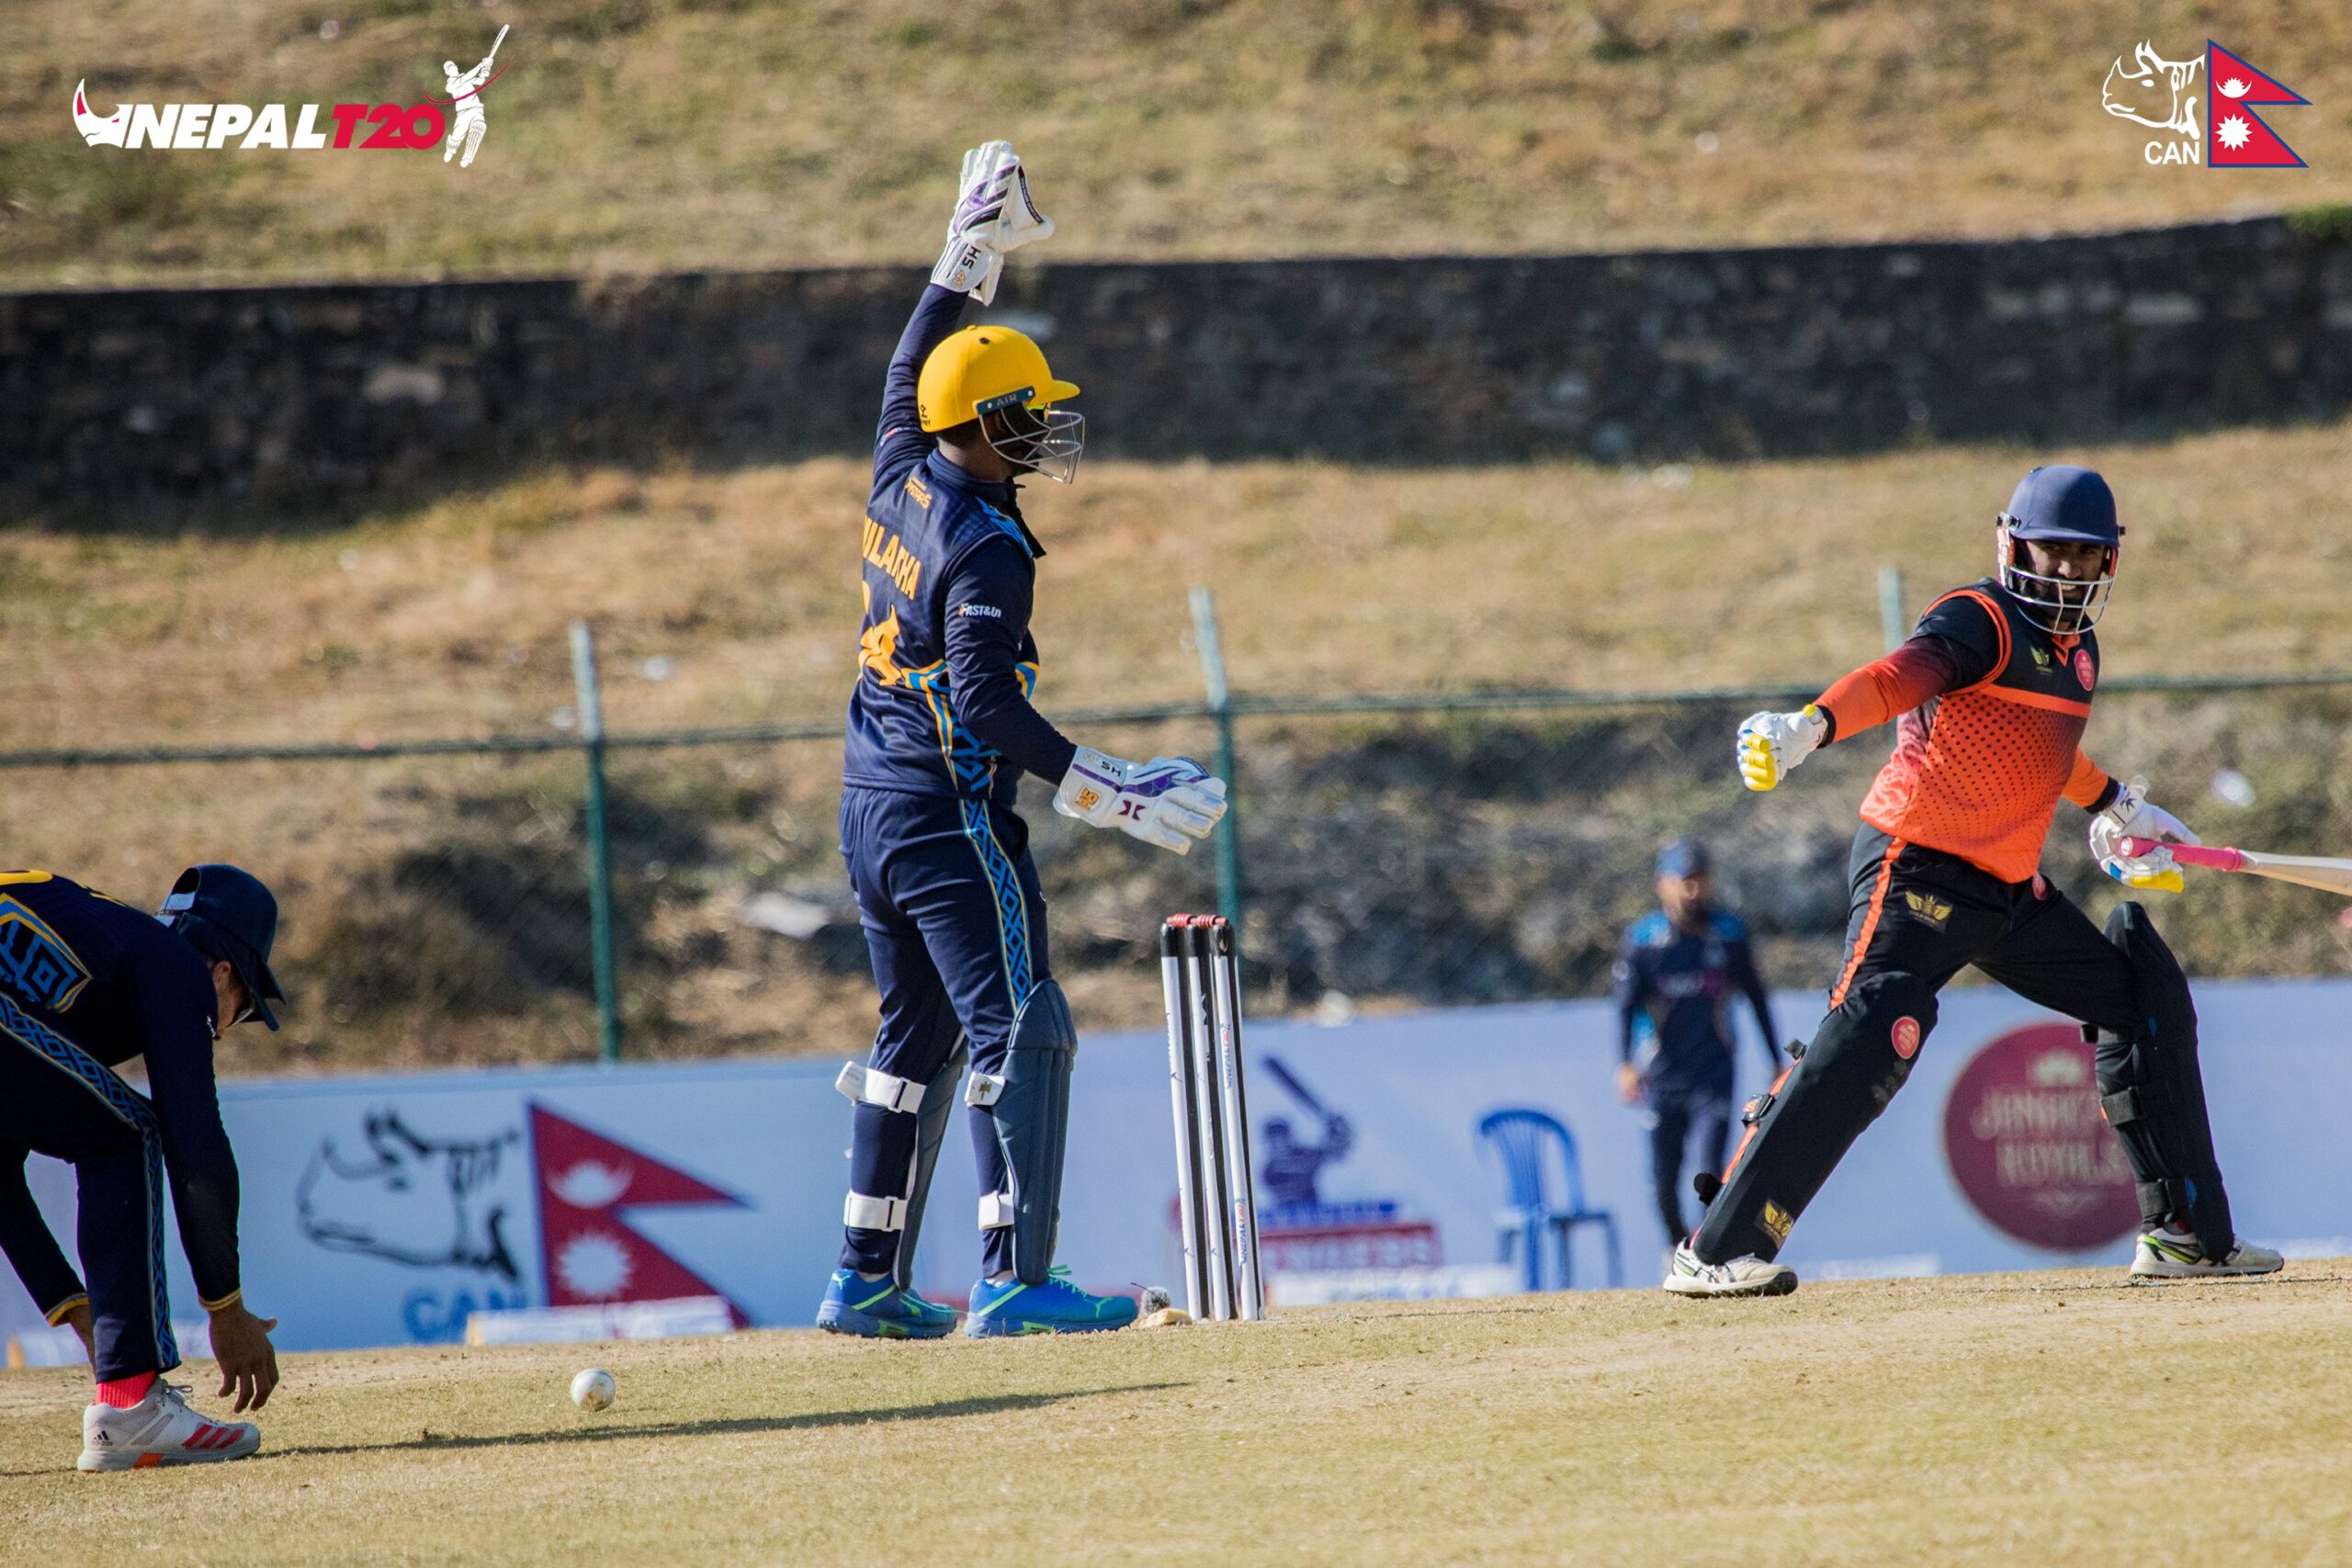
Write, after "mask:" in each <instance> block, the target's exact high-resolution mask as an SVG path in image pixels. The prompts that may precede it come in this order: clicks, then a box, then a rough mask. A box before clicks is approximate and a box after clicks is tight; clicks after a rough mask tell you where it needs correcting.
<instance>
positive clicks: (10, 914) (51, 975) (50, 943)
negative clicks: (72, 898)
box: [0, 897, 90, 1012]
mask: <svg viewBox="0 0 2352 1568" xmlns="http://www.w3.org/2000/svg"><path fill="white" fill-rule="evenodd" d="M89 980H90V972H89V970H88V969H86V968H85V967H84V966H83V964H82V961H81V959H80V958H78V957H76V956H75V955H74V950H73V949H72V948H70V947H68V946H66V945H65V941H64V939H63V938H62V937H60V936H59V935H58V934H57V933H56V932H55V931H51V930H50V929H49V924H48V922H47V921H45V920H43V919H41V918H40V916H39V915H36V914H34V913H33V912H32V911H31V910H30V909H28V908H25V906H23V905H22V904H19V903H17V901H16V900H15V899H14V898H6V897H0V981H6V984H7V986H8V987H9V988H10V989H11V990H13V991H15V992H16V993H17V995H18V996H20V997H23V998H25V999H26V1000H28V1001H31V1002H36V1003H38V1004H40V1006H42V1007H44V1008H47V1009H48V1010H50V1011H51V1012H63V1011H64V1010H66V1009H67V1008H70V1007H72V1006H73V1005H74V998H76V997H78V996H80V995H81V994H82V987H84V986H85V985H87V984H89Z"/></svg>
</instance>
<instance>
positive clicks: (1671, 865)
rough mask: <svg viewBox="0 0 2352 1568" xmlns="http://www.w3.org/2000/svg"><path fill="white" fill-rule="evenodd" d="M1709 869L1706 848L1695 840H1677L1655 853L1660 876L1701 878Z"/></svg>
mask: <svg viewBox="0 0 2352 1568" xmlns="http://www.w3.org/2000/svg"><path fill="white" fill-rule="evenodd" d="M1711 869H1712V867H1711V865H1710V863H1709V862H1708V859H1707V846H1706V845H1704V844H1702V843H1701V842H1700V841H1699V840H1696V839H1677V840H1674V841H1673V842H1672V843H1670V844H1668V845H1667V846H1666V847H1665V848H1664V849H1662V850H1660V851H1658V852H1657V874H1659V875H1660V876H1703V875H1705V874H1707V872H1708V871H1709V870H1711Z"/></svg>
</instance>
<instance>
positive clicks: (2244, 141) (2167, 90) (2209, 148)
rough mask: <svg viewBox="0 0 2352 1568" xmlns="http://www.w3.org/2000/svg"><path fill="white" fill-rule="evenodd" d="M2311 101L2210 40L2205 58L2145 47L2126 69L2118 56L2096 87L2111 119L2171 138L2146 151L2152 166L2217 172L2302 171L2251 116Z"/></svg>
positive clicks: (2271, 132) (2282, 145)
mask: <svg viewBox="0 0 2352 1568" xmlns="http://www.w3.org/2000/svg"><path fill="white" fill-rule="evenodd" d="M2200 77H2201V78H2202V81H2201V83H2200ZM2200 85H2202V86H2204V87H2206V88H2208V89H2210V90H2209V91H2207V92H2199V86H2200ZM2310 102H2311V100H2310V99H2309V98H2306V97H2304V96H2302V95H2301V93H2298V92H2296V91H2295V90H2294V89H2293V88H2291V87H2289V86H2286V85H2284V84H2282V83H2280V82H2278V80H2277V79H2276V78H2274V77H2271V76H2267V75H2266V74H2264V73H2262V72H2259V71H2256V69H2255V68H2254V67H2253V66H2251V65H2248V64H2247V63H2246V62H2245V61H2243V60H2241V59H2239V58H2238V57H2237V56H2236V55H2234V54H2232V53H2231V52H2230V51H2228V50H2226V49H2223V48H2222V46H2221V45H2220V44H2218V43H2214V42H2213V41H2211V39H2208V40H2206V44H2205V51H2204V53H2202V54H2193V55H2191V56H2189V57H2188V59H2186V60H2166V59H2165V58H2164V57H2163V56H2161V55H2159V54H2158V53H2157V52H2156V51H2155V49H2154V46H2152V45H2150V44H2147V43H2142V44H2141V45H2140V46H2139V48H2137V49H2136V50H2134V51H2132V55H2131V63H2130V64H2129V65H2126V64H2125V63H2124V62H2123V60H2122V58H2121V57H2120V56H2119V57H2117V59H2116V62H2115V63H2114V64H2113V65H2111V66H2109V68H2108V73H2107V81H2106V83H2105V85H2102V86H2101V87H2100V89H2099V103H2100V106H2101V107H2104V108H2105V109H2106V110H2107V112H2108V113H2109V114H2111V115H2113V116H2115V117H2116V118H2118V119H2128V120H2130V121H2131V123H2132V124H2134V125H2144V126H2146V127H2147V128H2148V129H2149V130H2160V131H2163V132H2165V133H2166V138H2167V139H2159V140H2152V141H2149V142H2148V143H2147V144H2146V145H2145V146H2144V147H2143V148H2142V149H2141V156H2142V157H2143V158H2145V159H2146V160H2147V161H2148V162H2149V163H2151V164H2179V165H2182V166H2184V167H2186V166H2192V165H2196V164H2203V165H2204V166H2205V167H2207V168H2213V169H2300V168H2302V167H2304V166H2305V165H2304V163H2303V161H2302V159H2301V158H2299V157H2297V156H2296V155H2295V150H2294V149H2293V148H2291V147H2290V146H2288V145H2287V144H2286V142H2284V141H2280V140H2279V138H2278V133H2277V132H2276V131H2274V130H2271V129H2270V127H2269V126H2267V125H2266V124H2265V123H2263V120H2262V118H2261V117H2260V116H2259V115H2257V114H2256V113H2255V112H2254V111H2255V108H2256V107H2257V106H2260V107H2286V106H2292V105H2303V104H2308V103H2310Z"/></svg>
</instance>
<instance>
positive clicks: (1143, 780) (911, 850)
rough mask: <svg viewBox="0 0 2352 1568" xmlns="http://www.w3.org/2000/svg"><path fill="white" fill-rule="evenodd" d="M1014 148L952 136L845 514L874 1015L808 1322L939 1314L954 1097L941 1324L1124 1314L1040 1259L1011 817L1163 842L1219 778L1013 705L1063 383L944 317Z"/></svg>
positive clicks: (1004, 199) (1034, 1042)
mask: <svg viewBox="0 0 2352 1568" xmlns="http://www.w3.org/2000/svg"><path fill="white" fill-rule="evenodd" d="M1052 232H1053V223H1052V220H1049V219H1047V218H1046V216H1045V215H1044V214H1043V213H1041V212H1039V211H1038V210H1037V209H1036V207H1035V205H1034V204H1033V203H1032V201H1031V200H1030V196H1029V182H1028V176H1027V175H1026V173H1025V172H1024V171H1023V168H1022V166H1021V161H1020V159H1019V158H1018V157H1017V156H1015V154H1014V153H1013V151H1012V144H1011V143H1009V142H1004V141H991V142H989V143H988V144H987V145H986V146H983V147H979V148H977V149H975V150H974V151H972V152H968V153H967V154H966V155H965V158H964V175H963V187H962V190H961V192H960V195H959V197H958V199H957V202H956V215H955V218H954V220H952V221H951V222H950V224H949V226H948V233H947V248H946V250H945V251H944V253H943V254H942V255H941V256H940V258H939V265H938V266H937V267H936V268H935V269H934V270H933V274H932V281H931V285H930V287H929V288H926V289H925V290H924V291H923V297H922V303H921V304H919V305H918V306H916V308H915V313H914V319H913V320H912V321H910V322H908V323H907V328H906V332H905V333H904V335H903V336H902V337H900V339H899V348H898V352H897V354H896V355H893V357H892V358H891V361H890V368H889V374H888V378H886V380H885V382H884V386H883V400H882V422H881V431H880V437H879V439H878V441H877V442H876V446H875V452H874V488H873V491H872V492H871V495H870V497H869V499H868V500H867V502H866V511H865V534H864V551H863V554H864V560H865V566H864V571H865V584H864V586H865V618H864V623H863V626H862V628H861V631H860V634H859V638H858V675H857V682H856V685H855V687H854V690H853V691H852V693H851V695H850V703H849V728H848V738H847V744H846V757H845V761H844V764H843V769H842V784H843V786H844V787H843V788H842V818H841V832H842V857H843V858H844V859H845V860H846V861H847V862H848V864H849V874H850V882H851V886H853V888H854V890H855V892H856V895H857V904H858V911H859V916H860V922H861V924H862V925H863V926H864V928H865V941H866V947H867V951H868V953H869V955H870V957H871V959H872V962H873V966H874V979H875V984H876V987H878V989H879V990H880V992H881V1003H882V1023H881V1028H880V1029H879V1031H878V1032H876V1035H875V1039H874V1049H873V1052H872V1055H870V1057H869V1058H868V1059H867V1060H866V1061H865V1063H863V1064H859V1063H855V1062H853V1063H851V1064H849V1065H848V1066H845V1067H844V1068H843V1069H842V1075H841V1078H840V1088H841V1089H842V1093H844V1094H846V1095H848V1096H849V1098H850V1100H852V1102H853V1104H854V1111H853V1115H854V1130H853V1134H852V1145H851V1150H850V1191H849V1197H848V1200H847V1202H846V1204H845V1205H844V1211H843V1215H842V1221H843V1224H844V1226H845V1228H846V1237H845V1240H844V1243H843V1246H842V1257H841V1267H840V1268H839V1269H836V1270H835V1271H834V1274H833V1277H832V1280H831V1284H830V1285H829V1286H828V1288H827V1290H826V1292H825V1298H824V1301H823V1303H822V1304H821V1305H820V1307H819V1308H818V1312H817V1324H818V1326H819V1327H820V1328H827V1329H831V1330H833V1331H834V1332H836V1333H842V1334H856V1335H864V1336H866V1337H877V1338H884V1337H887V1338H926V1339H927V1338H933V1337H938V1336H940V1335H944V1334H945V1333H947V1332H948V1331H949V1330H951V1329H952V1328H954V1327H955V1326H956V1313H955V1310H954V1309H953V1308H951V1307H948V1306H945V1305H943V1304H940V1303H934V1302H931V1301H927V1300H925V1299H924V1298H923V1297H922V1295H920V1294H919V1293H917V1292H916V1291H915V1289H914V1287H913V1261H914V1253H915V1243H916V1239H917V1235H918V1233H919V1232H920V1230H921V1227H922V1219H923V1202H924V1198H925V1195H926V1194H927V1192H928V1191H929V1190H930V1186H931V1179H932V1172H933V1168H934V1165H935V1163H936V1159H937V1156H938V1153H939V1146H940V1144H941V1142H942V1141H943V1139H944V1135H945V1133H946V1128H947V1122H948V1119H949V1115H950V1112H951V1111H952V1109H953V1106H954V1102H955V1099H956V1085H957V1083H958V1082H959V1081H960V1080H962V1079H963V1077H964V1069H965V1066H966V1063H967V1059H968V1061H969V1064H970V1066H971V1069H972V1070H971V1077H970V1079H969V1081H968V1083H967V1084H966V1085H965V1089H964V1095H963V1099H964V1101H965V1103H966V1104H967V1106H968V1107H969V1108H970V1110H971V1131H972V1145H973V1155H974V1157H975V1158H976V1160H977V1162H978V1167H979V1188H980V1202H979V1215H978V1220H979V1228H980V1238H981V1255H982V1264H981V1277H980V1279H979V1280H978V1281H977V1282H976V1283H975V1284H974V1285H973V1286H972V1290H971V1295H970V1298H969V1300H968V1301H967V1303H966V1311H965V1318H964V1332H965V1333H966V1334H967V1335H969V1336H971V1337H975V1338H980V1337H989V1336H992V1335H1001V1334H1040V1333H1068V1332H1075V1331H1085V1330H1098V1329H1112V1328H1118V1327H1121V1326H1123V1325H1125V1324H1127V1323H1129V1322H1131V1321H1133V1320H1134V1318H1135V1315H1136V1303H1135V1302H1134V1300H1133V1299H1131V1298H1129V1297H1125V1296H1112V1297H1102V1296H1094V1295H1090V1294H1089V1293H1087V1292H1084V1291H1081V1290H1080V1289H1079V1288H1078V1287H1077V1286H1075V1285H1074V1284H1072V1283H1070V1282H1069V1280H1068V1279H1067V1278H1066V1277H1064V1275H1063V1274H1062V1272H1061V1270H1059V1269H1056V1268H1055V1267H1054V1241H1055V1230H1056V1224H1057V1219H1058V1216H1059V1205H1060V1201H1061V1182H1062V1151H1063V1145H1064V1140H1065V1136H1066V1134H1067V1131H1068V1128H1069V1116H1070V1108H1069V1092H1070V1070H1071V1067H1072V1065H1073V1063H1074V1061H1075V1059H1076V1056H1077V1053H1078V1037H1077V1034H1076V1033H1075V1032H1074V1031H1073V1030H1072V1028H1071V1026H1070V1017H1069V1003H1068V1002H1067V1001H1066V1000H1065V999H1064V998H1063V996H1062V990H1061V987H1059V986H1058V985H1057V984H1056V983H1055V981H1054V978H1053V973H1052V970H1051V968H1050V966H1049V964H1048V962H1047V958H1046V903H1045V898H1044V896H1043V895H1042V894H1041V893H1040V892H1039V890H1038V884H1037V868H1036V866H1035V863H1034V862H1033V861H1032V860H1031V858H1030V854H1029V848H1028V842H1029V829H1028V826H1027V824H1026V823H1025V822H1023V819H1022V818H1021V816H1020V814H1019V813H1018V812H1017V811H1016V810H1015V809H1014V805H1015V793H1016V790H1017V787H1018V784H1019V781H1020V778H1021V775H1022V774H1023V773H1033V774H1035V775H1036V776H1037V777H1038V778H1040V779H1042V780H1044V781H1046V783H1048V784H1052V785H1053V786H1055V788H1054V797H1053V799H1054V809H1055V810H1057V811H1059V812H1061V813H1062V814H1063V815H1064V816H1068V817H1075V818H1079V819H1080V820H1081V821H1085V822H1088V823H1091V824H1092V825H1093V826H1095V827H1099V828H1115V829H1119V830H1121V831H1123V832H1125V833H1128V834H1131V835H1133V836H1134V837H1136V838H1138V839H1141V840H1144V841H1145V842H1146V843H1149V844H1154V845H1157V846H1158V847H1159V848H1161V849H1166V850H1172V851H1174V852H1176V853H1178V854H1182V853H1184V852H1186V851H1188V850H1189V849H1191V848H1192V846H1193V843H1194V842H1196V841H1197V840H1201V839H1204V838H1205V837H1207V836H1208V834H1209V832H1210V830H1211V829H1214V828H1215V827H1216V823H1217V820H1218V818H1221V817H1223V816H1224V815H1225V785H1224V784H1223V783H1222V782H1221V781H1219V780H1217V779H1214V778H1211V777H1209V776H1207V775H1206V774H1205V773H1204V772H1203V771H1202V769H1201V768H1200V767H1199V766H1198V765H1197V764H1195V763H1193V762H1191V761H1185V760H1183V759H1182V758H1168V757H1157V758H1154V759H1152V760H1151V761H1148V762H1129V761H1121V760H1120V759H1118V758H1116V757H1111V756H1106V755H1104V754H1103V753H1102V752H1100V751H1096V750H1091V749H1090V748H1088V747H1084V746H1076V745H1072V744H1071V743H1070V742H1069V740H1067V739H1063V737H1062V736H1061V734H1060V733H1059V732H1058V731H1057V730H1056V729H1055V728H1054V727H1053V726H1052V725H1051V724H1049V723H1047V722H1046V719H1045V718H1044V717H1043V716H1040V715H1039V714H1038V712H1037V710H1036V709H1035V707H1034V706H1032V705H1031V698H1032V697H1033V695H1034V694H1035V690H1036V685H1037V668H1038V658H1037V644H1036V639H1035V637H1032V636H1031V635H1030V631H1029V620H1030V610H1031V604H1032V599H1033V596H1034V593H1035V584H1036V576H1037V565H1036V563H1037V560H1038V558H1040V557H1042V556H1043V555H1044V554H1045V553H1046V550H1045V547H1044V546H1043V545H1041V544H1039V543H1038V542H1037V537H1036V536H1035V534H1033V533H1032V532H1030V529H1029V525H1028V522H1027V520H1026V519H1025V518H1024V517H1023V515H1022V510H1021V503H1020V497H1019V494H1018V491H1017V486H1018V482H1019V481H1020V480H1021V479H1024V478H1026V477H1027V476H1029V475H1031V474H1043V475H1045V476H1046V478H1047V479H1056V480H1058V481H1060V482H1061V483H1064V484H1068V483H1069V481H1070V479H1072V478H1073V477H1074V476H1075V474H1076V472H1077V468H1078V458H1079V454H1080V450H1081V449H1082V447H1083V446H1084V441H1085V423H1084V420H1083V419H1082V417H1081V416H1080V414H1079V413H1078V412H1075V411H1074V410H1071V409H1069V408H1068V407H1067V406H1066V405H1067V404H1068V403H1069V400H1071V399H1072V398H1074V397H1076V396H1077V395H1078V389H1077V388H1076V387H1075V386H1073V385H1071V384H1070V383H1069V382H1068V381H1064V380H1061V379H1059V378H1057V377H1056V376H1055V375H1054V373H1053V372H1052V371H1051V370H1050V369H1048V368H1047V367H1046V356H1045V354H1044V353H1043V351H1041V350H1040V349H1039V348H1038V346H1037V344H1035V342H1033V341H1032V340H1031V339H1029V338H1028V337H1027V336H1025V335H1023V333H1019V332H1016V331H1014V330H1013V329H1012V328H1011V327H1007V326H1001V325H978V326H964V327H959V324H958V323H959V322H960V321H962V319H963V316H964V312H965V310H966V309H967V305H968V303H969V300H970V299H973V298H977V299H979V301H980V302H981V303H982V304H984V305H985V304H987V303H989V302H990V301H991V300H992V299H994V298H995V295H996V286H997V279H998V276H999V274H1000V272H1001V269H1002V267H1003V265H1004V257H1005V255H1006V254H1008V253H1010V252H1012V251H1014V250H1017V249H1019V248H1020V247H1021V246H1023V245H1027V244H1032V243H1035V242H1037V241H1039V240H1043V239H1045V238H1046V237H1047V236H1049V235H1050V234H1052Z"/></svg>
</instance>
